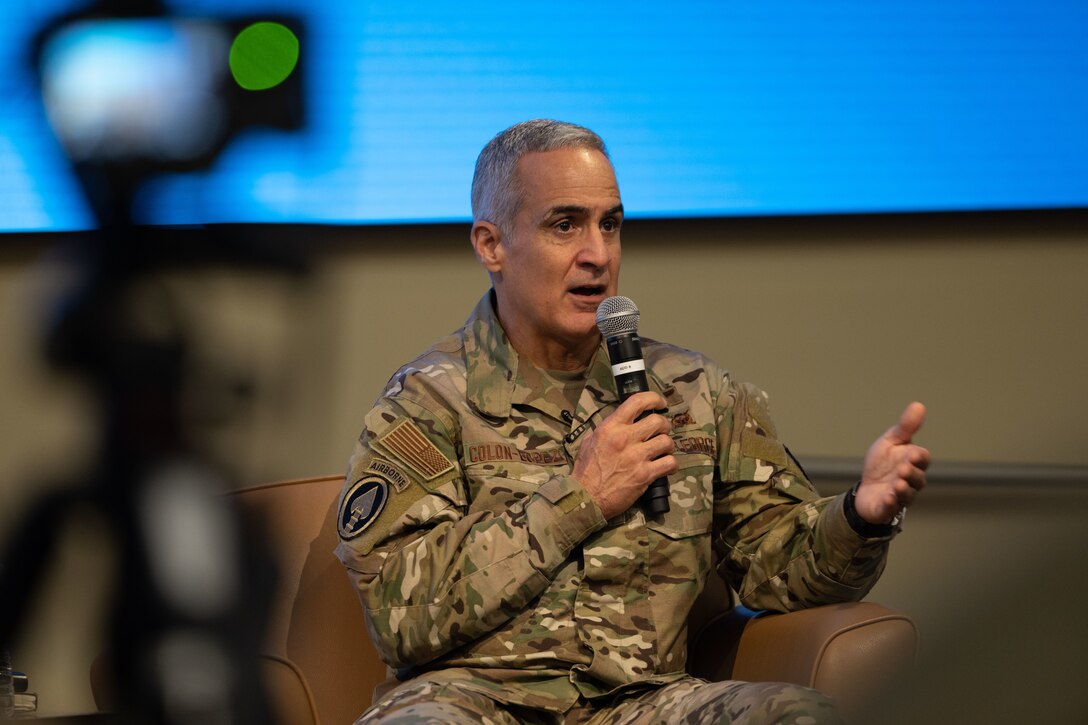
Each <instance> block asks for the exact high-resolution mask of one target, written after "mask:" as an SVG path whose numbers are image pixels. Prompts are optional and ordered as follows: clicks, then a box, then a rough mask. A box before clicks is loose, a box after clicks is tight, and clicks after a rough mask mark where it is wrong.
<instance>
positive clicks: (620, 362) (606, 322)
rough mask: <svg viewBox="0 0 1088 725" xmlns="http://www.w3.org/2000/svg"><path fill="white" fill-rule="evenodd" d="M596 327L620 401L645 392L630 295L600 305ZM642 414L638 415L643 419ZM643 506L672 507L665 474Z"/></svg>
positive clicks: (644, 498) (650, 508)
mask: <svg viewBox="0 0 1088 725" xmlns="http://www.w3.org/2000/svg"><path fill="white" fill-rule="evenodd" d="M597 329H598V330H600V331H601V334H602V335H604V338H605V341H606V342H607V343H608V359H609V360H610V361H611V363H612V374H613V375H614V376H615V378H616V391H617V392H618V393H619V395H620V402H621V403H622V402H623V401H625V400H627V399H628V398H630V397H631V396H632V395H634V394H635V393H642V392H646V391H648V390H649V389H650V384H649V382H648V381H647V379H646V361H645V360H643V359H642V345H641V343H640V342H639V338H638V307H636V306H635V303H634V302H632V301H631V299H630V298H628V297H623V296H621V295H617V296H615V297H609V298H608V299H606V300H605V301H604V302H602V303H601V304H600V306H599V307H598V308H597ZM645 415H646V413H643V415H642V416H639V418H640V419H641V418H642V417H644V416H645ZM642 505H643V506H645V507H646V509H647V510H648V511H649V512H650V513H651V514H663V513H665V512H666V511H668V510H669V481H668V479H667V478H665V477H664V476H662V477H661V478H659V479H657V480H656V481H654V482H653V483H651V484H650V486H649V487H648V488H647V489H646V491H645V492H644V493H643V494H642Z"/></svg>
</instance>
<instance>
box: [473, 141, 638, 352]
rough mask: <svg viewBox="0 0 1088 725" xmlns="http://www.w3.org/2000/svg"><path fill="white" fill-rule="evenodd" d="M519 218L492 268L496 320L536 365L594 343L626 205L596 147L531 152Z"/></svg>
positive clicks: (523, 166) (523, 173)
mask: <svg viewBox="0 0 1088 725" xmlns="http://www.w3.org/2000/svg"><path fill="white" fill-rule="evenodd" d="M515 173H516V175H517V178H518V180H519V182H520V185H521V195H520V204H519V205H518V208H517V211H516V213H515V215H514V218H513V219H512V220H511V221H510V222H509V223H508V224H506V229H504V230H502V231H501V232H500V233H499V237H500V239H499V243H498V244H497V245H496V247H495V259H496V261H495V264H494V266H493V267H492V266H488V265H487V263H486V262H485V266H488V269H489V271H491V272H492V276H493V283H494V285H495V291H496V294H497V295H498V299H499V318H500V319H501V320H502V323H503V327H504V328H505V329H506V332H507V334H508V335H509V336H510V338H511V341H512V342H513V343H514V346H515V349H518V351H519V353H521V354H523V355H528V356H529V357H530V359H532V360H533V361H534V362H536V363H537V364H539V365H549V364H551V365H556V363H557V362H558V360H557V358H556V356H557V355H559V357H560V358H561V357H562V356H563V353H564V352H566V354H567V355H568V356H569V355H571V354H576V355H579V356H584V354H585V352H586V350H587V349H589V348H590V347H595V345H596V339H597V327H596V312H597V306H598V305H600V303H601V301H602V300H604V299H605V298H607V297H610V296H612V295H614V294H616V288H617V284H618V282H619V272H620V225H621V223H622V222H623V205H622V204H621V202H620V191H619V186H618V185H617V184H616V176H615V174H614V172H613V171H612V164H611V163H609V161H608V159H607V158H606V157H605V156H604V154H602V153H600V152H598V151H593V150H591V149H559V150H556V151H544V152H537V153H531V154H526V155H525V156H523V157H522V158H521V160H520V161H519V162H518V166H517V168H516V171H515Z"/></svg>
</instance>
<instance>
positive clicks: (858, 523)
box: [842, 481, 906, 539]
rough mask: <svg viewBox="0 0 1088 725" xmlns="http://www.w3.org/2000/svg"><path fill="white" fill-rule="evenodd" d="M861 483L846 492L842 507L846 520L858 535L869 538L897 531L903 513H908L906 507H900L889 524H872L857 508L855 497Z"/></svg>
mask: <svg viewBox="0 0 1088 725" xmlns="http://www.w3.org/2000/svg"><path fill="white" fill-rule="evenodd" d="M860 485H861V481H858V482H857V483H855V484H854V485H853V486H851V487H850V490H849V491H847V492H846V498H845V499H843V502H842V509H843V513H845V514H846V522H847V523H848V524H850V528H852V529H853V530H854V531H855V532H857V534H858V535H860V536H864V537H865V538H867V539H876V538H880V537H882V536H890V535H891V534H893V533H895V531H896V529H897V528H898V526H899V523H900V522H901V521H902V520H903V514H904V513H906V509H900V510H899V513H897V514H896V515H895V518H894V519H892V520H891V523H887V524H870V523H869V522H868V521H866V520H865V519H863V518H861V515H860V514H859V513H858V510H857V508H856V507H855V504H854V498H855V496H857V492H858V486H860Z"/></svg>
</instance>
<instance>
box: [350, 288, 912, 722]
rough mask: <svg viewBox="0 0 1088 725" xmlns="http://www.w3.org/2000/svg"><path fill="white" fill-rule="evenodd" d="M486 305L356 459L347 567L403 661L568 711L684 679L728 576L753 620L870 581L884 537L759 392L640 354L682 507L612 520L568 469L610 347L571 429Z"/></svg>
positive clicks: (606, 392)
mask: <svg viewBox="0 0 1088 725" xmlns="http://www.w3.org/2000/svg"><path fill="white" fill-rule="evenodd" d="M490 298H491V297H490V294H488V295H485V296H484V298H483V299H482V300H481V302H480V304H479V305H478V306H477V308H476V310H475V311H474V313H473V314H472V316H471V317H470V318H469V320H468V321H467V322H466V324H465V326H464V327H463V328H462V329H461V330H460V331H458V332H456V333H454V334H452V335H450V336H449V337H446V338H445V339H443V340H441V341H439V342H438V343H436V344H435V345H434V346H433V347H431V348H430V349H429V350H428V351H427V352H425V353H424V354H423V355H422V356H420V357H419V358H418V359H416V360H415V361H414V362H412V363H410V364H409V365H407V366H405V367H403V368H401V370H400V371H398V372H397V374H396V375H394V377H393V378H392V380H391V381H390V383H389V385H388V387H387V389H386V390H385V392H384V393H383V394H382V395H381V397H380V398H379V400H378V402H377V404H376V406H375V407H374V409H373V410H371V412H370V413H369V414H368V416H367V418H366V424H365V430H364V431H363V433H362V435H361V436H360V439H359V442H358V444H357V446H356V448H355V451H354V454H353V456H352V458H351V462H350V468H349V471H348V474H347V479H346V482H345V487H344V491H343V493H342V495H341V499H340V507H339V523H338V528H339V535H340V544H339V546H338V547H337V550H336V551H337V556H338V557H339V558H340V560H341V561H342V562H343V564H344V565H345V566H346V567H347V569H348V574H349V576H350V578H351V580H352V581H353V583H354V584H355V586H356V587H357V589H358V592H359V596H360V599H361V601H362V604H363V607H364V609H365V612H366V621H367V626H368V628H369V631H370V636H371V639H372V640H373V641H374V643H375V645H376V646H377V648H378V651H379V653H380V654H381V657H382V659H383V660H384V661H385V662H386V663H388V664H389V665H390V666H392V667H394V668H398V669H400V670H402V671H403V672H406V673H407V672H410V673H411V674H413V675H419V674H420V673H427V674H426V675H425V676H426V677H428V678H429V679H432V680H437V681H443V680H444V679H445V680H452V679H456V680H458V681H459V683H460V684H461V685H462V686H465V685H466V683H468V685H469V686H471V687H477V688H479V689H480V690H483V691H486V692H488V693H490V694H492V695H493V696H495V697H497V698H498V699H500V700H501V701H505V702H512V703H516V704H523V705H527V706H532V707H543V708H548V709H553V710H559V711H561V710H565V709H567V708H568V707H569V706H570V705H572V704H573V703H574V701H575V700H576V699H577V698H578V697H579V695H581V696H584V697H594V696H598V695H604V694H607V693H610V692H615V691H617V690H619V689H621V688H625V687H627V686H630V685H633V684H637V683H642V684H652V683H662V682H669V681H672V680H676V679H678V678H680V677H683V676H684V667H685V660H686V656H687V635H688V632H687V627H686V620H687V615H688V613H689V611H690V610H691V607H692V604H693V602H694V601H695V598H696V596H697V595H698V594H699V592H700V591H702V589H703V585H704V582H705V580H706V577H707V576H708V574H710V572H711V569H712V568H713V566H714V563H715V562H716V563H717V568H718V571H719V572H720V574H721V575H722V576H723V577H724V578H725V580H726V582H727V583H728V584H729V585H730V586H731V587H732V588H733V589H734V590H735V591H737V592H738V594H739V596H740V599H741V601H742V602H743V603H744V604H745V605H747V606H749V607H751V608H755V609H771V610H779V611H786V610H795V609H800V608H804V607H807V606H811V605H817V604H825V603H829V602H837V601H851V600H858V599H860V598H862V597H863V596H864V595H865V594H866V592H867V591H868V590H869V588H870V587H871V586H872V584H873V583H874V582H875V581H876V579H877V577H878V576H879V574H880V571H881V569H882V568H883V564H884V559H885V553H886V549H887V541H888V538H890V537H886V538H882V539H864V538H862V537H860V536H858V535H857V534H856V533H854V531H853V530H852V529H851V528H850V526H849V524H848V523H847V521H846V518H845V516H844V514H843V508H842V500H841V497H839V498H819V497H818V496H817V494H816V493H815V491H814V490H813V487H812V485H811V484H810V483H809V481H808V480H807V479H806V478H805V475H804V473H803V472H802V471H801V469H800V467H799V466H798V465H797V464H796V463H795V462H794V461H793V459H792V458H791V457H790V455H789V454H788V453H787V451H786V450H785V449H784V447H783V446H782V444H781V443H779V442H778V440H777V438H776V434H775V429H774V427H773V425H772V423H771V420H770V418H769V416H768V414H767V406H766V396H765V395H764V394H763V393H762V392H761V391H759V390H757V389H756V388H754V387H752V386H749V385H743V384H738V383H735V382H734V381H732V380H731V378H730V377H729V374H728V373H727V372H725V371H723V370H722V369H720V368H719V367H718V366H717V365H715V364H714V363H713V362H712V361H710V360H708V359H706V358H704V357H702V356H701V355H699V354H697V353H694V352H690V351H687V350H683V349H680V348H676V347H673V346H669V345H665V344H662V343H657V342H653V341H651V340H647V339H645V338H643V340H642V342H643V353H644V356H645V358H646V362H647V371H648V372H649V377H650V381H651V382H650V384H651V387H652V388H653V389H655V390H657V391H658V392H660V393H662V394H663V395H664V396H665V398H666V400H667V401H668V405H669V407H668V414H667V415H668V417H669V418H670V419H671V421H672V426H673V432H672V436H673V439H674V441H675V444H676V457H677V459H678V461H679V470H678V471H677V472H676V473H675V474H673V475H672V476H670V477H669V485H670V494H669V495H670V504H671V510H670V511H668V512H667V513H665V514H659V515H656V516H652V517H647V516H646V515H645V514H644V513H643V511H642V510H641V509H640V508H639V507H638V506H635V507H632V508H631V509H630V510H629V511H627V512H626V513H625V514H623V515H621V516H618V517H616V518H615V519H613V520H610V521H606V520H605V519H604V518H603V516H602V514H601V511H600V509H599V508H598V507H597V505H596V504H595V503H594V502H593V501H592V500H591V499H590V497H589V495H588V493H587V492H586V491H585V489H584V488H582V486H581V485H580V484H579V483H578V481H577V480H575V479H573V478H572V477H571V475H570V473H571V467H572V461H573V460H574V458H575V457H576V456H577V455H578V450H579V447H580V445H581V441H582V440H584V437H585V436H584V434H585V432H586V430H588V429H591V428H593V427H594V426H595V425H596V424H597V423H598V422H600V421H601V420H602V419H603V418H604V417H606V416H607V415H608V414H609V413H610V412H612V411H613V410H614V409H615V407H616V406H617V404H618V399H617V395H616V392H615V383H614V380H613V377H612V373H611V367H610V364H609V361H608V354H607V350H606V348H605V346H604V345H603V344H602V345H601V347H600V348H599V349H598V352H597V355H596V357H595V359H594V360H593V362H592V363H591V365H590V367H589V369H588V371H587V372H588V380H587V382H586V385H585V388H584V389H583V391H582V393H581V398H580V400H579V402H578V407H577V410H574V411H567V412H568V413H572V414H573V416H570V415H564V406H565V405H567V404H566V403H565V402H564V401H565V399H564V398H563V397H562V396H561V395H559V396H557V395H556V394H555V391H553V390H542V389H534V388H533V387H529V386H527V385H526V384H525V379H526V377H527V376H526V375H525V374H524V373H525V371H524V370H522V369H520V368H519V360H518V356H517V354H516V352H515V351H514V350H513V348H512V347H511V346H510V344H509V342H508V340H507V338H506V335H505V334H504V332H503V330H502V327H501V325H500V324H499V322H498V320H497V318H496V317H495V315H494V312H493V310H492V306H491V302H490ZM567 407H569V405H567Z"/></svg>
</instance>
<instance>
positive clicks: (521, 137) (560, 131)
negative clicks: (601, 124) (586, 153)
mask: <svg viewBox="0 0 1088 725" xmlns="http://www.w3.org/2000/svg"><path fill="white" fill-rule="evenodd" d="M568 148H586V149H592V150H594V151H600V152H601V153H602V154H604V155H605V158H609V156H608V150H607V149H606V148H605V145H604V140H603V139H602V138H601V137H600V136H598V135H597V134H595V133H593V132H592V131H590V130H589V129H588V128H584V127H582V126H577V125H575V124H573V123H564V122H563V121H552V120H549V119H536V120H533V121H524V122H522V123H518V124H515V125H513V126H511V127H510V128H508V129H506V130H505V131H502V132H500V133H499V134H497V135H496V136H495V137H494V138H493V139H491V140H490V141H488V142H487V145H486V146H484V148H483V150H482V151H481V152H480V155H479V157H477V159H476V173H475V174H473V177H472V219H473V221H489V222H491V223H492V224H496V225H498V226H499V228H500V229H501V228H505V227H507V226H508V223H509V222H511V221H513V218H514V215H515V214H516V213H517V210H518V205H519V204H520V203H521V185H520V184H519V183H518V180H517V178H516V176H515V174H514V170H515V168H516V167H517V165H518V161H520V160H521V157H522V156H524V155H525V154H528V153H533V152H537V151H555V150H556V149H568ZM609 160H610V161H611V159H610V158H609Z"/></svg>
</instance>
